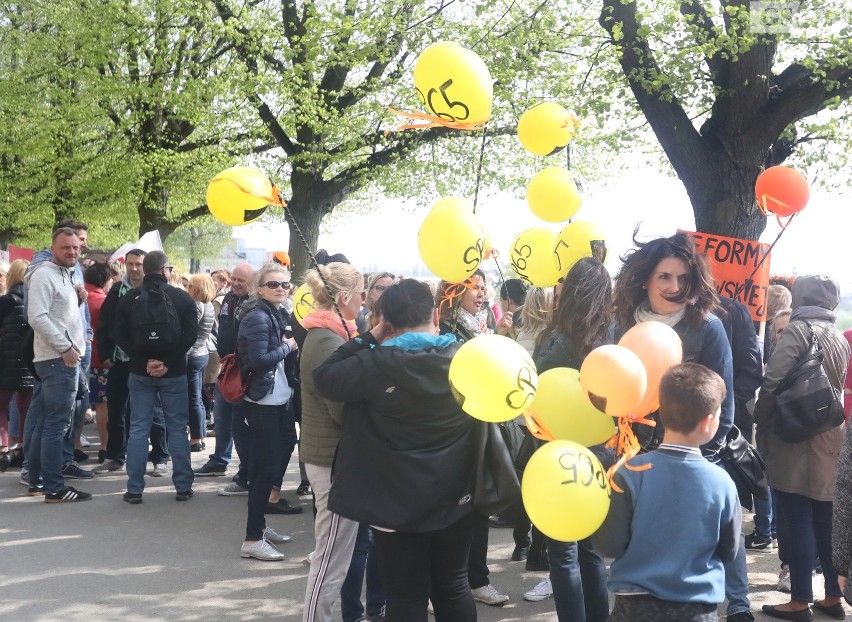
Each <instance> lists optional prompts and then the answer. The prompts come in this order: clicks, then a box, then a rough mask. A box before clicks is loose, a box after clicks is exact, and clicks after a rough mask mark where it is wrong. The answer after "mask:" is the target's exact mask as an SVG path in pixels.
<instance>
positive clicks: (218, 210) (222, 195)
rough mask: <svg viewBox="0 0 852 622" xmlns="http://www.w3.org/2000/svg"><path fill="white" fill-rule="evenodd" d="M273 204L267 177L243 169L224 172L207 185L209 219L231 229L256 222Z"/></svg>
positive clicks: (255, 171) (246, 168)
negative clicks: (211, 216)
mask: <svg viewBox="0 0 852 622" xmlns="http://www.w3.org/2000/svg"><path fill="white" fill-rule="evenodd" d="M274 202H275V192H274V189H273V187H272V182H271V181H270V180H269V177H267V176H266V175H264V174H263V173H261V172H260V171H258V170H257V169H253V168H248V167H245V166H235V167H233V168H228V169H225V170H224V171H222V172H220V173H219V174H218V175H216V176H215V177H214V178H213V179H211V180H210V184H209V185H208V186H207V209H209V210H210V213H211V214H212V215H213V218H215V219H216V220H218V221H220V222H223V223H225V224H226V225H231V226H234V227H239V226H241V225H246V224H248V223H250V222H252V221H254V220H257V219H258V218H260V217H261V216H263V213H264V212H265V211H266V208H267V206H268V205H269V204H270V203H274Z"/></svg>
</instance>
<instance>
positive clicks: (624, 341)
mask: <svg viewBox="0 0 852 622" xmlns="http://www.w3.org/2000/svg"><path fill="white" fill-rule="evenodd" d="M618 345H620V346H624V347H625V348H627V349H628V350H630V351H631V352H633V353H634V354H635V355H636V356H638V357H639V360H640V361H642V365H643V366H644V367H645V374H646V376H647V378H648V386H647V387H646V389H645V395H644V397H643V398H642V401H641V402H639V405H638V406H637V407H636V410H635V411H634V413H635V414H637V415H640V416H643V415H647V414H650V413H652V412H654V411H655V410H657V409H658V408H659V407H660V381H661V380H662V379H663V374H665V373H666V371H668V369H669V368H670V367H672V366H673V365H677V364H678V363H680V362H681V361H683V344H682V343H681V341H680V337H679V336H678V334H677V333H676V332H675V331H674V330H673V329H672V328H670V327H669V326H667V325H665V324H663V323H662V322H653V321H652V322H641V323H639V324H636V326H634V327H633V328H631V329H630V330H628V331H627V332H626V333H624V336H623V337H622V338H621V339H620V340H619V342H618Z"/></svg>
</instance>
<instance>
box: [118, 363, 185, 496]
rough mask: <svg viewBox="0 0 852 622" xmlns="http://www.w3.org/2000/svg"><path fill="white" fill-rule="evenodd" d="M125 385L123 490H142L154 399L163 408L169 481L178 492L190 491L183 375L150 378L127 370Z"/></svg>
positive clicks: (134, 491)
mask: <svg viewBox="0 0 852 622" xmlns="http://www.w3.org/2000/svg"><path fill="white" fill-rule="evenodd" d="M128 387H129V389H130V401H131V403H132V404H133V409H132V410H131V412H130V438H129V439H128V440H127V492H129V493H133V494H142V491H143V490H145V465H146V463H147V461H148V433H149V432H150V431H151V423H152V422H153V420H154V407H155V406H156V405H157V401H158V398H159V402H160V404H161V405H162V407H163V416H164V417H165V420H166V430H167V432H168V438H169V452H170V453H171V455H172V482H173V483H174V485H175V490H176V491H178V492H185V491H187V490H190V489H191V488H192V482H193V478H194V477H195V475H194V474H193V472H192V464H191V462H190V456H189V438H187V436H186V426H187V423H188V419H189V413H188V404H189V398H188V397H187V382H186V376H185V375H183V376H179V377H177V378H152V377H150V376H142V375H140V374H133V373H131V374H130V380H129V381H128Z"/></svg>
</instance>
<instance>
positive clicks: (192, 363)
mask: <svg viewBox="0 0 852 622" xmlns="http://www.w3.org/2000/svg"><path fill="white" fill-rule="evenodd" d="M208 358H209V357H208V356H207V355H206V354H205V355H203V356H193V357H192V358H189V359H187V360H186V380H187V383H188V389H187V391H188V392H189V436H190V438H200V439H203V438H204V437H205V436H207V412H206V411H205V410H204V401H203V400H202V399H201V387H202V385H203V384H204V368H205V367H207V359H208Z"/></svg>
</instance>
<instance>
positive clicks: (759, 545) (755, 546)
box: [745, 532, 775, 551]
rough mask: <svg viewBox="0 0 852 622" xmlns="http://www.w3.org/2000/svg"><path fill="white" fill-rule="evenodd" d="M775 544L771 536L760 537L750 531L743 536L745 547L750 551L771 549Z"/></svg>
mask: <svg viewBox="0 0 852 622" xmlns="http://www.w3.org/2000/svg"><path fill="white" fill-rule="evenodd" d="M774 545H775V540H773V539H772V538H761V537H760V536H759V535H757V532H754V533H750V534H748V535H747V536H746V537H745V547H746V548H747V549H748V550H750V551H771V550H772V548H773V547H774Z"/></svg>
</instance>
